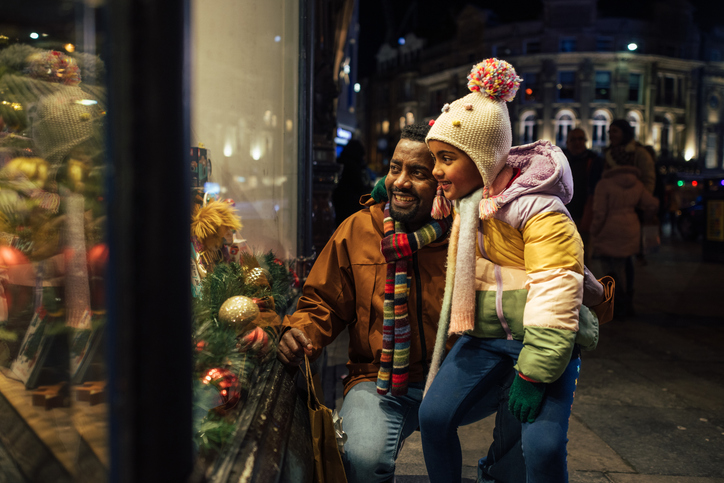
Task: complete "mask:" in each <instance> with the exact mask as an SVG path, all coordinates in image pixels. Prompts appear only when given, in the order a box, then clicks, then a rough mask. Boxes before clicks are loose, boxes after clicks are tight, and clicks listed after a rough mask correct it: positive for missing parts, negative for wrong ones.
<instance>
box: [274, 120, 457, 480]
mask: <svg viewBox="0 0 724 483" xmlns="http://www.w3.org/2000/svg"><path fill="white" fill-rule="evenodd" d="M428 130H429V126H427V125H422V124H419V125H413V126H407V127H405V128H404V129H403V131H402V136H401V139H400V142H399V143H398V144H397V147H396V148H395V152H394V154H393V156H392V159H391V161H390V171H389V174H388V176H387V179H386V180H385V188H386V191H387V197H388V198H389V200H390V201H389V204H388V205H386V204H384V203H376V202H375V201H374V200H373V199H371V198H370V197H369V196H367V197H363V198H362V200H363V201H364V205H365V208H364V209H363V210H361V211H359V212H357V213H355V214H354V215H352V216H350V217H349V218H348V219H347V220H345V221H344V222H343V223H342V224H341V225H340V226H339V228H338V229H337V231H336V232H335V233H334V235H333V236H332V238H331V240H330V241H329V242H328V243H327V245H326V246H325V248H324V250H322V252H321V254H320V255H319V257H318V259H317V260H316V262H315V264H314V267H313V268H312V270H311V272H310V274H309V277H308V278H307V281H306V283H305V285H304V292H303V295H302V297H301V299H300V301H299V304H298V305H297V311H296V312H295V313H294V314H293V315H291V316H288V317H287V318H286V320H285V321H284V325H285V326H288V327H291V329H289V330H288V331H287V332H286V333H285V334H284V336H283V337H282V340H281V342H280V345H279V352H278V358H279V360H280V361H281V362H282V363H284V364H285V365H292V366H296V365H299V364H300V363H301V362H302V361H303V358H304V354H305V353H306V355H307V356H309V358H310V359H312V360H313V359H315V358H316V357H317V356H319V355H320V354H321V352H322V349H323V348H324V347H325V346H327V345H328V344H329V343H331V342H332V341H333V340H334V339H335V338H336V337H337V335H338V334H339V333H340V332H342V331H343V330H345V329H347V330H348V331H349V337H350V345H349V356H350V359H349V362H348V363H347V368H348V370H349V376H348V377H346V378H345V380H344V384H345V391H344V392H345V399H344V403H343V405H342V409H341V411H340V415H341V416H342V418H343V419H344V423H343V424H344V430H345V432H346V433H347V436H348V439H347V442H346V444H345V452H344V454H343V455H342V456H343V460H344V463H345V469H346V472H347V478H348V481H349V482H350V483H355V482H360V483H362V482H364V483H372V482H384V481H392V479H393V478H394V469H395V459H396V457H397V453H398V451H399V449H400V447H401V446H402V441H403V440H404V439H405V438H406V437H407V436H409V435H410V434H412V433H413V432H414V431H415V430H416V429H417V427H418V420H417V409H418V407H419V405H420V402H421V401H422V390H423V385H424V378H425V375H426V373H427V368H428V366H429V363H430V360H431V359H432V351H433V346H434V344H435V335H436V330H437V321H438V317H439V314H440V306H441V303H442V295H443V290H444V280H445V275H444V273H445V257H446V252H447V237H448V228H449V226H450V223H451V220H450V219H449V218H448V219H443V220H439V221H436V220H433V219H432V218H431V217H430V212H431V210H432V203H433V199H434V197H435V192H436V189H437V182H436V181H435V178H434V177H433V175H432V167H433V160H432V157H431V156H430V152H429V151H428V149H427V146H426V144H425V135H426V134H427V131H428ZM386 206H387V207H388V208H387V212H386V211H385V210H386ZM415 235H416V236H415ZM381 245H382V250H381ZM383 252H384V253H383ZM400 255H401V256H400ZM388 274H391V275H392V277H391V280H386V279H387V278H389V277H388ZM405 274H406V277H405ZM395 275H397V277H396V276H395ZM395 281H397V282H402V286H400V284H399V283H398V284H397V286H395ZM405 282H406V287H405ZM386 289H387V290H386ZM395 289H397V290H398V291H397V295H398V296H397V304H396V307H395ZM386 291H387V293H388V296H387V301H385V292H386ZM405 293H406V294H407V297H406V300H404V299H405V297H404V295H405ZM396 311H397V312H398V320H397V325H398V328H397V333H396V334H395V333H394V332H395V312H396ZM404 314H406V316H407V317H400V315H404ZM385 326H387V327H385ZM396 340H397V344H395V342H396ZM395 346H396V347H395ZM393 360H394V362H395V364H394V366H395V367H394V368H392V361H393Z"/></svg>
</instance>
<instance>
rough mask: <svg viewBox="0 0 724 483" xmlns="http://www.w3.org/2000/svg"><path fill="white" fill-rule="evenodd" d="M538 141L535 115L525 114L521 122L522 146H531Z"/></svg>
mask: <svg viewBox="0 0 724 483" xmlns="http://www.w3.org/2000/svg"><path fill="white" fill-rule="evenodd" d="M537 139H538V129H537V123H536V118H535V114H534V113H532V112H530V113H528V114H524V115H523V117H522V120H521V122H520V144H529V143H532V142H534V141H536V140H537Z"/></svg>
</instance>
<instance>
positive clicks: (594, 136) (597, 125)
mask: <svg viewBox="0 0 724 483" xmlns="http://www.w3.org/2000/svg"><path fill="white" fill-rule="evenodd" d="M610 123H611V116H610V115H609V114H608V112H606V111H604V110H599V111H596V112H594V113H593V121H592V122H591V124H592V126H591V127H592V129H591V145H592V146H593V149H594V150H600V149H602V148H604V147H606V143H607V142H608V139H607V136H606V133H607V132H608V125H609V124H610Z"/></svg>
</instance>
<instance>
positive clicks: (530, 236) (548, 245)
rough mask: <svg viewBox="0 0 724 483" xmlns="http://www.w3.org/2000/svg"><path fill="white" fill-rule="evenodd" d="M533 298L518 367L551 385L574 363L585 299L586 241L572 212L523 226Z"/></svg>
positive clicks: (543, 217)
mask: <svg viewBox="0 0 724 483" xmlns="http://www.w3.org/2000/svg"><path fill="white" fill-rule="evenodd" d="M523 242H524V243H525V248H524V258H525V269H526V273H527V276H528V282H527V284H528V287H527V288H528V298H527V301H526V306H525V312H524V314H523V324H524V327H525V335H524V338H523V349H522V350H521V352H520V356H519V357H518V364H517V367H516V369H518V371H519V372H520V374H521V375H522V376H523V377H524V378H525V379H528V380H532V381H536V382H544V383H551V382H554V381H555V380H557V379H558V378H559V377H560V376H561V374H562V373H563V371H564V370H565V368H566V366H567V365H568V363H569V361H570V358H571V354H572V351H573V345H574V342H575V339H576V333H577V331H578V316H579V315H578V314H579V308H580V306H581V302H582V299H583V270H584V267H583V243H582V242H581V237H580V235H579V234H578V231H577V230H576V226H575V224H574V223H573V221H572V220H571V219H570V218H569V217H568V215H567V214H564V213H559V212H545V213H540V214H538V215H535V216H534V217H532V218H531V219H530V220H528V222H527V223H526V224H525V227H524V228H523Z"/></svg>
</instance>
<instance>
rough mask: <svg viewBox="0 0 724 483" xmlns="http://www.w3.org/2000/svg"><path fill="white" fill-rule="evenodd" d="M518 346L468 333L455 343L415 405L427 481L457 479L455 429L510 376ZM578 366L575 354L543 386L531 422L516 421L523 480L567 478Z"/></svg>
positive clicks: (458, 455) (458, 458)
mask: <svg viewBox="0 0 724 483" xmlns="http://www.w3.org/2000/svg"><path fill="white" fill-rule="evenodd" d="M522 348H523V344H522V342H520V341H514V340H505V339H479V338H477V337H471V336H467V335H465V336H463V337H461V338H460V339H459V340H458V341H457V342H456V343H455V345H454V346H453V348H452V350H451V351H450V353H449V354H448V355H447V357H446V358H445V361H444V362H443V364H442V366H441V367H440V371H439V373H438V374H437V377H436V378H435V381H434V383H433V384H432V386H431V387H430V390H429V391H428V393H427V396H426V397H425V400H424V401H423V403H422V405H421V406H420V431H421V437H422V449H423V452H424V455H425V464H426V465H427V472H428V475H429V477H430V481H431V482H432V483H435V482H444V483H449V482H456V481H461V479H462V474H461V473H462V452H461V449H460V440H459V439H458V434H457V428H458V426H460V425H461V424H462V423H464V422H471V421H472V419H474V418H475V417H478V416H480V415H482V414H481V413H480V412H479V408H478V405H479V402H480V401H481V400H483V399H485V398H486V397H489V394H490V393H491V392H493V393H495V392H496V391H498V390H499V387H500V381H503V380H505V379H506V378H509V377H510V367H511V365H512V364H515V362H516V361H517V359H518V355H519V354H520V350H521V349H522ZM579 369H580V358H579V357H577V356H576V357H574V358H572V359H571V362H570V363H569V365H568V367H567V368H566V370H565V371H564V373H563V375H562V376H561V377H560V378H558V380H557V381H555V382H553V383H551V384H548V386H547V387H546V394H545V399H544V401H543V406H542V407H541V411H540V414H539V415H538V417H537V418H536V420H535V422H533V423H525V424H522V425H521V441H522V449H523V454H524V456H525V467H526V477H527V481H528V483H537V482H566V481H568V468H567V463H566V456H567V453H566V444H567V443H568V439H567V435H568V420H569V418H570V415H571V405H572V404H573V395H574V392H575V388H576V383H577V381H578V371H579Z"/></svg>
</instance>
